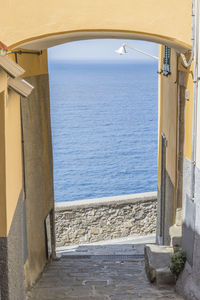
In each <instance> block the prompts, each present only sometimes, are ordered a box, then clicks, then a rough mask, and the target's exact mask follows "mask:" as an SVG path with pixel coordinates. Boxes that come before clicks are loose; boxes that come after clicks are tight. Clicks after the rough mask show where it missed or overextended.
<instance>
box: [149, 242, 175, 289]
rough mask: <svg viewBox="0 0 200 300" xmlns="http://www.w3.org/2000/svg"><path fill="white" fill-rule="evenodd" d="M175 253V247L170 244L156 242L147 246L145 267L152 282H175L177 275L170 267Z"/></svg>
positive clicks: (162, 283)
mask: <svg viewBox="0 0 200 300" xmlns="http://www.w3.org/2000/svg"><path fill="white" fill-rule="evenodd" d="M173 253H174V251H173V248H172V247H169V246H160V245H155V244H147V245H146V246H145V268H146V273H147V277H148V279H149V280H150V282H155V283H156V284H157V285H165V284H166V285H169V284H175V277H174V275H173V274H172V273H171V272H170V269H169V265H170V261H171V256H172V254H173Z"/></svg>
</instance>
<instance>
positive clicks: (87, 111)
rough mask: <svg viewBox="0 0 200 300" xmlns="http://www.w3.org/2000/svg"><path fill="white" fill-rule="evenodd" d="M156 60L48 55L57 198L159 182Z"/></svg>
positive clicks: (140, 188)
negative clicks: (57, 59) (82, 59)
mask: <svg viewBox="0 0 200 300" xmlns="http://www.w3.org/2000/svg"><path fill="white" fill-rule="evenodd" d="M157 68H158V67H157V63H152V64H151V63H143V64H139V63H134V62H131V63H130V62H129V63H128V62H123V63H121V62H118V63H116V62H112V63H110V62H99V63H97V62H76V63H74V62H55V61H50V62H49V72H50V95H51V119H52V135H53V155H54V188H55V200H56V201H73V200H80V199H87V198H96V197H104V196H114V195H124V194H131V193H140V192H148V191H155V190H156V189H157V122H158V121H157V110H158V108H157V89H158V88H157Z"/></svg>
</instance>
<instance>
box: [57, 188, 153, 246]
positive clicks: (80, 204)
mask: <svg viewBox="0 0 200 300" xmlns="http://www.w3.org/2000/svg"><path fill="white" fill-rule="evenodd" d="M156 212H157V193H156V192H153V193H143V194H135V195H127V196H118V197H117V196H116V197H105V198H97V199H91V200H80V201H73V202H72V201H71V202H57V203H56V210H55V222H56V245H57V247H59V246H66V245H69V244H80V243H90V242H96V241H103V240H109V239H113V238H119V237H125V236H129V235H134V234H137V235H147V234H152V233H155V228H156V217H157V216H156Z"/></svg>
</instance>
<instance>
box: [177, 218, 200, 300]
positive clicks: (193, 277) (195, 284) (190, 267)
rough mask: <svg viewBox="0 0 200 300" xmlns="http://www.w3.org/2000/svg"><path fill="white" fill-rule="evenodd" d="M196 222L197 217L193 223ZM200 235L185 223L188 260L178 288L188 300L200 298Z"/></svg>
mask: <svg viewBox="0 0 200 300" xmlns="http://www.w3.org/2000/svg"><path fill="white" fill-rule="evenodd" d="M194 222H195V218H194V220H193V223H194ZM199 249H200V235H199V233H197V232H196V231H195V230H194V228H192V226H187V225H186V224H185V223H184V224H183V250H184V251H185V252H186V256H187V261H186V264H185V268H184V270H183V272H182V273H181V274H180V276H179V278H178V281H177V286H176V289H177V291H178V293H179V294H181V295H183V296H184V297H185V299H188V300H199V299H200V251H199Z"/></svg>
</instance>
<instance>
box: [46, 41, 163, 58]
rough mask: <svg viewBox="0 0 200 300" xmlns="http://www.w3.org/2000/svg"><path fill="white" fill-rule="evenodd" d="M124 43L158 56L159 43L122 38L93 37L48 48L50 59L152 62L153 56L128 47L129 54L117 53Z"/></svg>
mask: <svg viewBox="0 0 200 300" xmlns="http://www.w3.org/2000/svg"><path fill="white" fill-rule="evenodd" d="M123 43H128V44H130V45H131V46H133V47H135V48H138V49H140V50H142V51H145V52H148V53H150V54H152V55H155V56H158V44H155V43H150V42H146V41H137V40H121V39H93V40H83V41H76V42H70V43H66V44H62V45H59V46H55V47H52V48H49V49H48V56H49V60H50V61H53V60H62V61H63V60H70V61H84V60H86V61H88V60H95V61H100V60H102V61H105V60H109V61H112V60H113V61H116V60H118V61H129V60H133V61H140V62H141V61H145V62H152V60H153V59H152V58H150V57H148V56H146V55H144V54H141V53H139V52H136V51H134V50H131V49H128V48H127V52H128V53H127V54H125V55H119V54H117V53H115V50H116V49H118V48H119V47H120V46H121V45H122V44H123Z"/></svg>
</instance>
